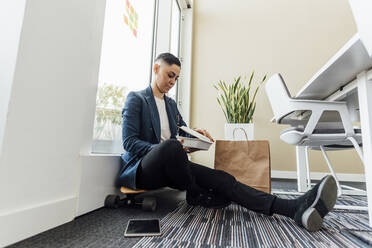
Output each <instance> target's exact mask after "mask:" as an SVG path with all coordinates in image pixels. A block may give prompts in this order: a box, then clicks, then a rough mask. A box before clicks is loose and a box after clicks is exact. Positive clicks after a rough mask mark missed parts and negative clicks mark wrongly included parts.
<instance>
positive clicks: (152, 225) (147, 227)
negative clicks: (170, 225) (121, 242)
mask: <svg viewBox="0 0 372 248" xmlns="http://www.w3.org/2000/svg"><path fill="white" fill-rule="evenodd" d="M159 235H161V230H160V221H159V219H147V220H145V219H137V220H135V219H133V220H129V222H128V225H127V228H126V230H125V233H124V236H126V237H138V236H159Z"/></svg>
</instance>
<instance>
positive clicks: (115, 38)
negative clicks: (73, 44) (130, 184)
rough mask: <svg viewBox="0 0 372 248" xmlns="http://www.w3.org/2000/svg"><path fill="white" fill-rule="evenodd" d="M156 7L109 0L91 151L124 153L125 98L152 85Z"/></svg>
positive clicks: (145, 1)
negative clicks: (122, 115) (123, 116)
mask: <svg viewBox="0 0 372 248" xmlns="http://www.w3.org/2000/svg"><path fill="white" fill-rule="evenodd" d="M150 3H151V4H150ZM154 8H155V1H151V2H150V1H149V0H135V1H134V0H107V1H106V11H105V23H104V29H103V40H102V52H101V62H100V71H99V82H98V92H97V107H96V116H95V123H94V131H93V147H92V152H95V153H122V152H123V147H122V137H121V135H122V134H121V124H122V117H121V111H122V109H123V106H124V103H125V99H126V96H127V94H128V93H129V92H130V91H133V90H140V89H144V88H145V87H146V86H147V85H149V83H150V67H151V55H152V40H153V22H154Z"/></svg>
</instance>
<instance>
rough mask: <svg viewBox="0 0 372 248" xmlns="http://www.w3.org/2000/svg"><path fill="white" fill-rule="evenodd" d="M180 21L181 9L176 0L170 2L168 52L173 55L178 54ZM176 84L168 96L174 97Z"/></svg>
mask: <svg viewBox="0 0 372 248" xmlns="http://www.w3.org/2000/svg"><path fill="white" fill-rule="evenodd" d="M180 21H181V10H180V7H179V6H178V3H177V0H173V2H172V23H171V25H172V26H171V42H170V53H172V54H173V55H175V56H177V57H178V56H179V40H180ZM177 87H178V84H176V87H173V88H172V89H171V90H170V91H169V92H168V96H169V97H172V98H173V99H176V94H177V93H176V92H177Z"/></svg>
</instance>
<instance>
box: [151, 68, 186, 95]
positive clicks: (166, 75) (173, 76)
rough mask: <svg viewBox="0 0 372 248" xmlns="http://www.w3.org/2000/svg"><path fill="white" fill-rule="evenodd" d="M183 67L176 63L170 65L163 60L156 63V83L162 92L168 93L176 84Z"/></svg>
mask: <svg viewBox="0 0 372 248" xmlns="http://www.w3.org/2000/svg"><path fill="white" fill-rule="evenodd" d="M180 71H181V68H180V67H179V66H178V65H176V64H173V65H168V64H167V63H165V62H163V63H161V64H160V65H159V64H155V65H154V73H155V77H156V79H155V83H156V85H157V87H158V89H159V91H160V92H161V93H167V92H168V91H169V90H170V89H172V88H173V86H174V85H175V84H176V81H177V79H178V77H179V75H180Z"/></svg>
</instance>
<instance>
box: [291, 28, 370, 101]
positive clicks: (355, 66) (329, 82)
mask: <svg viewBox="0 0 372 248" xmlns="http://www.w3.org/2000/svg"><path fill="white" fill-rule="evenodd" d="M370 68H372V58H371V57H369V55H368V52H367V50H366V49H365V47H364V45H363V43H362V41H361V39H360V38H359V34H358V33H357V34H355V35H354V36H353V37H352V38H351V39H350V40H349V41H348V42H347V43H346V44H345V45H344V46H343V47H342V48H341V49H340V50H339V51H338V52H337V53H336V54H335V55H334V56H333V57H332V58H331V59H330V60H329V61H328V62H327V63H326V64H325V65H324V66H323V67H322V68H321V69H320V70H319V71H318V72H317V73H316V74H315V75H314V76H313V77H312V78H311V79H310V80H309V82H308V83H307V84H306V85H305V86H304V87H303V88H302V89H301V90H300V91H299V92H298V94H297V95H296V98H299V99H315V100H324V99H326V98H327V97H329V96H330V95H332V94H333V93H335V92H336V91H337V90H339V89H340V88H341V87H343V86H345V85H347V84H348V83H350V82H351V81H352V80H354V79H355V78H356V76H357V75H358V74H359V73H360V72H361V71H364V70H367V69H370Z"/></svg>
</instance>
